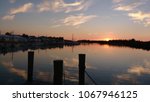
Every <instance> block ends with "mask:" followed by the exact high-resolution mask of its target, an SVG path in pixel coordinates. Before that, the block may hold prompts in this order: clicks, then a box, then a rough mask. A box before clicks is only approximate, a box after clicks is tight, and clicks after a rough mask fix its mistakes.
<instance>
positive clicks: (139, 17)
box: [128, 11, 150, 21]
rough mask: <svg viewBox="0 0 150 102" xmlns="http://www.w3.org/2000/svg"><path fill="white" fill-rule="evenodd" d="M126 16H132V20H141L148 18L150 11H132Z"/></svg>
mask: <svg viewBox="0 0 150 102" xmlns="http://www.w3.org/2000/svg"><path fill="white" fill-rule="evenodd" d="M128 16H129V17H132V19H133V20H140V21H143V20H144V19H146V18H150V13H144V12H141V11H138V12H134V13H129V14H128Z"/></svg>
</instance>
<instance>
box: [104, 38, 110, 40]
mask: <svg viewBox="0 0 150 102" xmlns="http://www.w3.org/2000/svg"><path fill="white" fill-rule="evenodd" d="M103 40H105V41H109V40H111V38H104V39H103Z"/></svg>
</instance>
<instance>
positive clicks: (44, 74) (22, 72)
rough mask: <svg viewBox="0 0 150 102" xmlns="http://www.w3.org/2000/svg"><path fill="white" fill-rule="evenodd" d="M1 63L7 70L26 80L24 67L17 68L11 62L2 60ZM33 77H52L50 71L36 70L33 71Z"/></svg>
mask: <svg viewBox="0 0 150 102" xmlns="http://www.w3.org/2000/svg"><path fill="white" fill-rule="evenodd" d="M2 65H3V66H4V67H5V68H7V69H8V71H9V72H11V73H14V74H15V75H17V76H19V77H21V78H23V79H25V80H27V71H26V70H25V69H19V68H16V67H14V65H13V64H12V63H11V62H2ZM35 78H36V79H38V80H42V81H48V80H51V79H52V75H50V72H42V71H38V72H37V73H35Z"/></svg>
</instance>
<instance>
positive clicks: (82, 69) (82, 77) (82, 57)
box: [79, 54, 85, 85]
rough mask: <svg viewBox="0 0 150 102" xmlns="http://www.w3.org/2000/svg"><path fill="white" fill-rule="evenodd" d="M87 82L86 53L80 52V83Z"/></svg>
mask: <svg viewBox="0 0 150 102" xmlns="http://www.w3.org/2000/svg"><path fill="white" fill-rule="evenodd" d="M84 84H85V54H79V85H84Z"/></svg>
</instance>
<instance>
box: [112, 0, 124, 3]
mask: <svg viewBox="0 0 150 102" xmlns="http://www.w3.org/2000/svg"><path fill="white" fill-rule="evenodd" d="M122 1H123V0H113V2H114V3H119V2H122Z"/></svg>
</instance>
